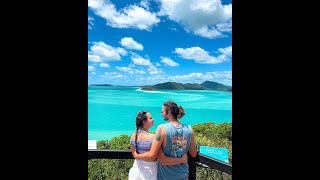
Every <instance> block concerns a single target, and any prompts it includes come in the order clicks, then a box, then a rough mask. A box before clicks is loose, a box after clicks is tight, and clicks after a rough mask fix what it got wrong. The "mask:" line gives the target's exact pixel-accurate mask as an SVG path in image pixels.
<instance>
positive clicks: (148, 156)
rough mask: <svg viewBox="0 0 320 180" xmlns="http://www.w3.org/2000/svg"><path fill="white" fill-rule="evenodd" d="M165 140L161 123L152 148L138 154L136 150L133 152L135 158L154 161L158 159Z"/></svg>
mask: <svg viewBox="0 0 320 180" xmlns="http://www.w3.org/2000/svg"><path fill="white" fill-rule="evenodd" d="M162 142H163V132H162V127H161V125H159V126H158V127H157V130H156V134H155V139H154V140H153V142H152V145H151V149H150V151H148V152H145V153H142V154H137V153H136V152H135V151H134V152H133V154H132V155H133V157H134V158H135V159H140V160H145V161H153V160H155V159H156V157H157V155H158V152H159V149H160V146H161V144H162Z"/></svg>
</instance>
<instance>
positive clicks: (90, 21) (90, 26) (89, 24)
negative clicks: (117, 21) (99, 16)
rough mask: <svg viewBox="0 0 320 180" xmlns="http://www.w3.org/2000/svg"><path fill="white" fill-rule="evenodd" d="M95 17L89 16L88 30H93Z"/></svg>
mask: <svg viewBox="0 0 320 180" xmlns="http://www.w3.org/2000/svg"><path fill="white" fill-rule="evenodd" d="M93 21H94V19H93V17H90V16H88V29H92V26H93V25H94V24H93Z"/></svg>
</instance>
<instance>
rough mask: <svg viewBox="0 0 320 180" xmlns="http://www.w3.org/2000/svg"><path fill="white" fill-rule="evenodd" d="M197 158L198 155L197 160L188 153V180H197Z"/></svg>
mask: <svg viewBox="0 0 320 180" xmlns="http://www.w3.org/2000/svg"><path fill="white" fill-rule="evenodd" d="M197 158H198V159H199V157H198V153H197V156H196V158H193V157H192V156H191V155H190V154H189V153H188V165H189V177H188V180H196V177H197V163H196V161H197Z"/></svg>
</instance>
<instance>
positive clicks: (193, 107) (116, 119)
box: [88, 86, 232, 141]
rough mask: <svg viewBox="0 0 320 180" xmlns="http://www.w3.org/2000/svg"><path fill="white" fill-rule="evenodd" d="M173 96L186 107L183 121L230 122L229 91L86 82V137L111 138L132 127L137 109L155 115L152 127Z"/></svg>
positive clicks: (124, 132) (152, 128)
mask: <svg viewBox="0 0 320 180" xmlns="http://www.w3.org/2000/svg"><path fill="white" fill-rule="evenodd" d="M168 99H170V100H173V101H175V102H176V103H177V104H178V105H179V106H183V107H184V109H185V113H186V114H185V116H184V117H183V118H182V119H181V120H180V121H181V122H182V123H186V124H190V125H194V124H199V123H205V122H213V123H215V124H220V123H223V122H232V93H229V92H223V91H213V90H180V91H177V90H163V91H142V90H140V89H139V88H134V87H115V86H88V128H89V129H88V139H89V140H98V141H99V140H111V139H112V137H114V136H119V135H121V134H128V135H131V134H132V133H133V132H134V131H135V117H136V115H137V113H138V111H141V110H144V111H149V112H150V113H151V114H152V116H153V118H154V120H155V121H154V126H153V127H151V128H150V129H149V131H155V130H156V128H157V126H158V125H159V124H162V123H165V122H166V121H164V120H163V117H162V116H161V107H162V104H163V103H164V102H165V101H166V100H168Z"/></svg>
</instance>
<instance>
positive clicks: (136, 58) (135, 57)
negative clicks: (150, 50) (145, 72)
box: [131, 53, 152, 66]
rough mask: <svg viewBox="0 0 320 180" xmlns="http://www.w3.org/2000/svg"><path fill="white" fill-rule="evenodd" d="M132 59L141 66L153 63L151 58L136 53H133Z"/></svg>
mask: <svg viewBox="0 0 320 180" xmlns="http://www.w3.org/2000/svg"><path fill="white" fill-rule="evenodd" d="M131 60H132V62H133V63H134V64H136V65H141V66H151V65H152V64H151V62H150V60H149V59H145V58H143V57H141V56H139V55H137V54H135V53H132V56H131Z"/></svg>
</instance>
